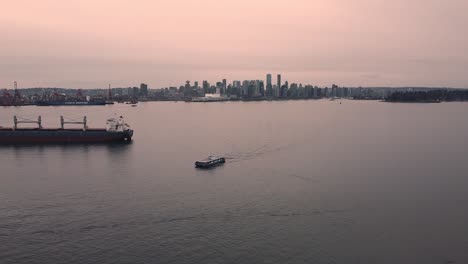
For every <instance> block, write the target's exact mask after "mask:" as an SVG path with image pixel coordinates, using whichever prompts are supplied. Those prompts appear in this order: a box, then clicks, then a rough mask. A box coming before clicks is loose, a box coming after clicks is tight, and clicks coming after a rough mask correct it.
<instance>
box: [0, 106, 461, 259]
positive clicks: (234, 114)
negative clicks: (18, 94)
mask: <svg viewBox="0 0 468 264" xmlns="http://www.w3.org/2000/svg"><path fill="white" fill-rule="evenodd" d="M114 113H116V114H118V115H120V114H123V115H124V116H125V117H126V119H127V121H128V122H129V123H130V124H131V125H132V127H133V128H134V129H135V136H134V141H133V143H131V144H118V145H69V146H62V145H55V146H17V147H14V146H6V147H5V146H4V147H0V167H1V174H0V183H1V184H0V263H467V262H468V251H467V250H466V249H468V237H467V236H466V234H467V233H468V228H467V227H466V223H467V222H468V209H467V202H468V192H466V188H467V186H468V177H467V172H468V162H467V160H468V148H467V146H468V140H467V135H468V119H467V116H468V107H466V104H465V103H441V104H387V103H379V102H367V101H343V103H342V104H339V102H338V101H327V100H319V101H288V102H245V103H244V102H224V103H206V104H203V103H200V104H197V103H183V102H179V103H175V102H148V103H140V104H139V106H138V107H134V108H132V107H130V106H129V105H122V104H116V105H113V106H105V107H103V106H94V107H34V106H30V107H20V108H14V107H10V108H2V109H1V115H0V125H4V126H6V125H10V124H11V117H12V116H13V115H18V116H28V117H32V116H35V115H38V114H40V115H42V117H43V120H44V122H45V125H47V126H57V125H58V123H59V116H60V115H61V114H63V115H65V116H69V117H78V116H80V115H84V114H86V115H87V116H88V120H89V121H90V125H91V126H92V127H98V126H102V125H103V123H104V121H105V119H106V118H107V117H109V116H111V115H112V114H114ZM209 154H221V155H225V156H226V157H227V163H226V164H224V165H223V166H221V167H218V168H216V169H214V170H197V169H195V168H194V167H193V162H194V161H195V160H196V159H199V158H203V157H206V156H207V155H209Z"/></svg>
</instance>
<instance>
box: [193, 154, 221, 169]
mask: <svg viewBox="0 0 468 264" xmlns="http://www.w3.org/2000/svg"><path fill="white" fill-rule="evenodd" d="M225 162H226V160H225V159H224V158H223V157H218V156H208V158H206V159H203V160H198V161H196V162H195V167H197V168H203V169H208V168H212V167H215V166H218V165H221V164H223V163H225Z"/></svg>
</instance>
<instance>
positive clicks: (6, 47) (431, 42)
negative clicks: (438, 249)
mask: <svg viewBox="0 0 468 264" xmlns="http://www.w3.org/2000/svg"><path fill="white" fill-rule="evenodd" d="M467 10H468V1H467V0H392V1H390V0H288V1H275V0H269V1H267V0H235V1H224V0H167V1H162V0H66V1H64V0H40V1H38V0H14V1H13V0H11V1H8V0H3V1H2V4H1V6H0V36H1V37H0V87H6V88H11V87H12V84H13V81H15V80H16V81H18V83H19V85H20V87H38V86H40V87H55V86H56V87H70V88H97V87H103V88H105V87H107V85H108V83H110V84H112V85H113V86H115V87H117V86H130V85H132V86H133V85H138V84H139V83H141V82H146V83H148V84H149V85H150V87H152V88H159V87H165V86H169V85H179V84H182V83H184V81H185V80H192V81H195V80H198V81H200V82H201V81H202V80H203V79H208V80H209V81H217V80H219V79H222V78H227V79H228V81H232V80H233V79H236V80H242V79H264V78H265V74H266V73H272V74H276V73H282V75H283V80H288V81H290V82H302V83H310V84H316V85H331V84H332V83H336V84H338V85H343V86H359V85H361V86H405V85H408V86H452V87H468V34H467V32H468V14H467Z"/></svg>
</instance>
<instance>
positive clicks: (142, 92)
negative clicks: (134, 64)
mask: <svg viewBox="0 0 468 264" xmlns="http://www.w3.org/2000/svg"><path fill="white" fill-rule="evenodd" d="M140 95H141V96H148V85H147V84H146V83H142V84H140Z"/></svg>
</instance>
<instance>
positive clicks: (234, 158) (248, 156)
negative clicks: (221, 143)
mask: <svg viewBox="0 0 468 264" xmlns="http://www.w3.org/2000/svg"><path fill="white" fill-rule="evenodd" d="M289 147H291V145H288V144H283V145H281V144H278V145H272V144H264V145H261V146H258V147H255V148H252V149H250V150H247V151H233V152H230V153H226V154H224V157H225V159H226V161H227V162H230V163H234V162H241V161H246V160H252V159H255V158H259V157H262V156H265V155H269V154H272V153H274V152H278V151H281V150H284V149H286V148H289Z"/></svg>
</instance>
